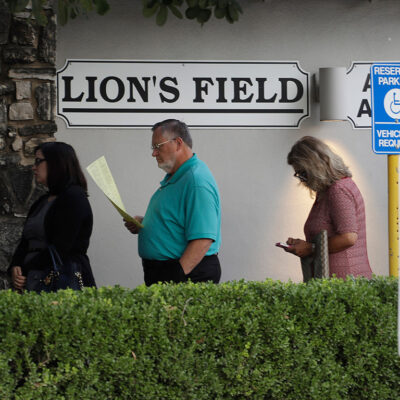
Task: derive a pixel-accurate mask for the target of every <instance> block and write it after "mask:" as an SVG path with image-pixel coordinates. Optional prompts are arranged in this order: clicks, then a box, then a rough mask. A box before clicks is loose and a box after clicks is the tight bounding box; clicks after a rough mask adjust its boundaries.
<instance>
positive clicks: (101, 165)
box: [86, 156, 143, 228]
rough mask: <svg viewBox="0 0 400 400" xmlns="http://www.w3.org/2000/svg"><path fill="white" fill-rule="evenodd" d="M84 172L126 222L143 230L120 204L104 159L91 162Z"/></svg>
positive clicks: (119, 197)
mask: <svg viewBox="0 0 400 400" xmlns="http://www.w3.org/2000/svg"><path fill="white" fill-rule="evenodd" d="M86 170H87V172H88V173H89V175H90V176H91V177H92V179H93V180H94V181H95V183H96V185H97V186H98V187H99V188H100V190H101V191H102V192H103V193H104V194H105V195H106V196H107V198H108V200H110V202H111V204H112V205H113V206H114V207H115V208H116V210H117V211H118V212H119V214H120V215H121V216H122V217H123V218H124V219H125V220H126V221H131V222H133V223H135V224H136V225H137V226H139V227H140V228H143V225H142V224H141V223H140V222H139V221H138V220H136V219H135V218H133V217H131V216H130V215H129V214H128V213H127V212H126V209H125V207H124V203H123V202H122V199H121V196H120V194H119V191H118V188H117V185H116V184H115V181H114V178H113V176H112V174H111V171H110V168H109V167H108V164H107V161H106V158H105V157H104V156H101V157H100V158H98V159H97V160H96V161H93V162H92V163H91V164H90V165H89V166H88V167H86Z"/></svg>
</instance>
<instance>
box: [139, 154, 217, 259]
mask: <svg viewBox="0 0 400 400" xmlns="http://www.w3.org/2000/svg"><path fill="white" fill-rule="evenodd" d="M160 185H161V186H160V187H159V188H158V190H157V191H156V192H155V193H154V194H153V196H152V198H151V200H150V203H149V205H148V207H147V211H146V214H145V216H144V219H143V226H144V228H142V229H141V230H140V232H139V241H138V245H139V255H140V257H142V258H146V259H150V260H168V259H178V258H180V257H181V256H182V254H183V252H184V251H185V249H186V247H187V245H188V242H189V241H191V240H195V239H212V240H213V243H212V244H211V247H210V249H209V250H208V252H207V253H206V255H212V254H215V253H218V251H219V247H220V243H221V209H220V197H219V191H218V187H217V183H216V182H215V179H214V177H213V175H212V174H211V171H210V170H209V168H208V167H207V165H206V164H205V163H204V162H203V161H201V160H199V159H198V158H197V156H196V154H194V155H193V156H192V157H191V158H190V159H189V160H187V161H186V162H185V163H183V164H182V165H181V166H180V167H179V169H178V170H177V171H176V172H175V173H174V174H173V175H172V176H171V175H170V174H167V175H166V176H165V178H164V180H163V181H161V182H160Z"/></svg>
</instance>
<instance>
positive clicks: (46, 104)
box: [35, 83, 55, 121]
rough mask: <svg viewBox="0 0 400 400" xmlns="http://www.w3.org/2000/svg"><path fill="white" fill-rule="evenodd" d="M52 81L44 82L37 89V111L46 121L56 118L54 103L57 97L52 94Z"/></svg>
mask: <svg viewBox="0 0 400 400" xmlns="http://www.w3.org/2000/svg"><path fill="white" fill-rule="evenodd" d="M51 86H52V85H51V84H50V83H43V84H42V85H40V86H38V87H37V88H36V89H35V98H36V101H37V108H36V112H37V114H38V116H39V118H40V119H42V120H44V121H52V120H54V114H53V105H55V97H53V96H52V94H53V93H54V91H53V90H52V87H51Z"/></svg>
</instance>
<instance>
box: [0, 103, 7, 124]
mask: <svg viewBox="0 0 400 400" xmlns="http://www.w3.org/2000/svg"><path fill="white" fill-rule="evenodd" d="M6 123H7V106H6V104H5V103H2V102H0V124H6Z"/></svg>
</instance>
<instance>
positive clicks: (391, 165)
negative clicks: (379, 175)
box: [388, 154, 399, 276]
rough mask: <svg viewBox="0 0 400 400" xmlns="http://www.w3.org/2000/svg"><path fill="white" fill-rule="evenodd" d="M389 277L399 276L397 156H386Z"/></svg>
mask: <svg viewBox="0 0 400 400" xmlns="http://www.w3.org/2000/svg"><path fill="white" fill-rule="evenodd" d="M388 190H389V204H388V212H389V275H390V276H399V156H398V155H397V154H390V155H388Z"/></svg>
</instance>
